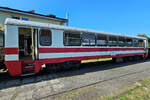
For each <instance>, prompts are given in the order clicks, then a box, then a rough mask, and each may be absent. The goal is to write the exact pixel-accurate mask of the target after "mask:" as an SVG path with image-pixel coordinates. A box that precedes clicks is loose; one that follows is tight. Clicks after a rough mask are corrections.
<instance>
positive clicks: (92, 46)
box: [4, 19, 148, 76]
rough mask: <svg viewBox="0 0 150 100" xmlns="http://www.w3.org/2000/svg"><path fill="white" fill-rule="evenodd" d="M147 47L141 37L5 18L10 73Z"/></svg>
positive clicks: (144, 53) (139, 52)
mask: <svg viewBox="0 0 150 100" xmlns="http://www.w3.org/2000/svg"><path fill="white" fill-rule="evenodd" d="M147 48H148V42H147V39H145V38H141V37H134V36H128V35H118V34H113V33H108V32H100V31H92V30H86V29H79V28H72V27H67V26H60V25H53V24H48V23H39V22H33V21H22V20H16V19H6V21H5V46H4V49H5V56H4V63H5V65H6V67H7V69H8V71H9V73H10V75H11V76H20V75H23V74H30V73H34V74H35V73H38V72H39V71H40V69H41V66H42V65H44V64H46V65H47V64H53V63H55V64H56V63H62V62H69V61H81V60H87V59H99V58H120V57H127V56H142V57H146V56H147V55H148V50H147ZM49 67H50V66H49Z"/></svg>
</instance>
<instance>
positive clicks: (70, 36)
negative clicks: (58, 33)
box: [64, 31, 81, 46]
mask: <svg viewBox="0 0 150 100" xmlns="http://www.w3.org/2000/svg"><path fill="white" fill-rule="evenodd" d="M64 45H65V46H80V45H81V38H80V32H67V31H66V32H64Z"/></svg>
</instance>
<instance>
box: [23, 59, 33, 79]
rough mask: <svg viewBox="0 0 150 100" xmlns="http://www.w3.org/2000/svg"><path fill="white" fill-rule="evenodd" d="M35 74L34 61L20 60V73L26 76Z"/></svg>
mask: <svg viewBox="0 0 150 100" xmlns="http://www.w3.org/2000/svg"><path fill="white" fill-rule="evenodd" d="M34 74H35V67H34V61H23V62H22V75H21V76H28V75H34Z"/></svg>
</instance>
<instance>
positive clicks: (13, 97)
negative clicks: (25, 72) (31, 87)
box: [11, 92, 19, 100]
mask: <svg viewBox="0 0 150 100" xmlns="http://www.w3.org/2000/svg"><path fill="white" fill-rule="evenodd" d="M18 95H19V93H18V92H15V93H14V94H13V96H12V97H11V100H14V99H15V98H16V97H17V96H18Z"/></svg>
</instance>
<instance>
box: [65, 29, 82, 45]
mask: <svg viewBox="0 0 150 100" xmlns="http://www.w3.org/2000/svg"><path fill="white" fill-rule="evenodd" d="M68 33H69V34H79V35H80V38H73V39H80V44H79V45H70V44H68V45H67V44H66V43H65V39H66V38H68V37H65V34H68ZM70 38H71V37H70ZM81 44H82V40H81V32H78V31H64V32H63V45H64V46H81Z"/></svg>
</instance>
